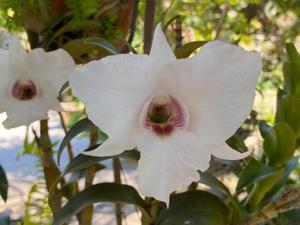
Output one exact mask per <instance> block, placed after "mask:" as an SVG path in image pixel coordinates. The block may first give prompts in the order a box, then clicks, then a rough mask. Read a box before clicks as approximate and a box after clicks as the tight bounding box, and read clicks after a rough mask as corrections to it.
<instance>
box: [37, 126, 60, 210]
mask: <svg viewBox="0 0 300 225" xmlns="http://www.w3.org/2000/svg"><path fill="white" fill-rule="evenodd" d="M48 131H49V128H48V120H41V121H40V133H41V135H40V138H39V139H38V145H39V148H40V151H41V162H42V166H43V171H44V176H45V181H46V187H47V190H48V191H50V188H51V185H52V184H53V183H54V182H55V180H56V179H57V178H58V177H59V176H60V171H59V169H58V167H57V165H56V163H55V161H54V159H53V153H52V144H51V141H50V137H49V133H48ZM49 205H50V208H51V210H52V213H53V215H55V214H56V213H57V212H58V211H59V210H60V208H61V196H60V195H56V196H55V197H54V198H52V199H51V200H49Z"/></svg>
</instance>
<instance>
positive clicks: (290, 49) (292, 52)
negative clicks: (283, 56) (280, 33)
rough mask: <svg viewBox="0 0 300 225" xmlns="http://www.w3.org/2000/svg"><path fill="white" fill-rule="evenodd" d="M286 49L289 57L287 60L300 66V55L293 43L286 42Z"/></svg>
mask: <svg viewBox="0 0 300 225" xmlns="http://www.w3.org/2000/svg"><path fill="white" fill-rule="evenodd" d="M285 47H286V51H287V55H288V58H289V62H294V63H297V64H298V65H299V66H300V55H299V53H298V52H297V49H296V47H295V45H294V44H293V43H287V44H286V46H285Z"/></svg>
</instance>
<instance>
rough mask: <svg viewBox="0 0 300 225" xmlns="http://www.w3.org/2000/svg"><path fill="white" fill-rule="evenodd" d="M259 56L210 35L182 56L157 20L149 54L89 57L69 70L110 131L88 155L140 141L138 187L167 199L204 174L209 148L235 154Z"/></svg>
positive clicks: (78, 92)
mask: <svg viewBox="0 0 300 225" xmlns="http://www.w3.org/2000/svg"><path fill="white" fill-rule="evenodd" d="M260 71H261V57H260V55H259V54H257V53H254V52H248V51H245V50H243V49H242V48H240V47H237V46H234V45H231V44H226V43H222V42H221V41H212V42H209V43H207V44H205V45H204V46H203V47H201V50H200V53H198V54H197V55H196V56H194V57H192V58H188V59H180V60H178V59H176V58H175V56H174V54H173V52H172V49H171V48H170V46H169V45H168V43H167V40H166V38H165V36H164V34H163V32H162V30H161V27H160V25H158V26H157V28H156V31H155V34H154V40H153V43H152V49H151V52H150V55H133V54H121V55H115V56H108V57H105V58H103V59H101V60H98V61H93V62H90V63H88V64H86V65H84V66H83V67H82V68H80V69H79V70H77V71H75V72H74V73H73V74H72V75H71V79H70V86H71V88H72V90H73V94H74V95H75V96H77V97H78V98H79V99H80V100H82V101H83V103H84V104H85V105H86V112H87V115H88V117H89V118H90V119H91V120H92V121H93V122H94V123H95V124H96V125H97V126H98V127H99V128H101V129H103V131H104V132H106V133H107V134H108V136H109V139H108V140H107V141H105V142H104V143H103V144H102V145H101V146H100V147H99V148H97V149H96V150H94V151H90V152H85V153H84V154H88V155H93V156H108V155H116V154H119V153H121V152H122V151H123V150H125V149H133V148H134V147H137V148H138V150H139V151H140V152H141V159H140V160H139V163H138V174H139V179H138V182H139V189H140V191H141V192H142V194H144V195H145V196H149V197H154V198H156V199H158V200H162V201H165V202H168V199H169V195H170V193H172V192H174V191H176V190H182V189H183V188H187V186H188V185H189V184H190V183H191V182H193V181H197V180H199V174H198V172H197V170H201V171H205V170H206V169H207V168H208V167H209V161H210V158H211V155H214V156H216V157H219V158H222V159H231V160H237V159H241V158H244V157H247V156H248V155H249V154H250V152H246V153H239V152H237V151H235V150H233V149H231V148H230V147H229V146H227V145H226V143H225V140H226V139H228V138H229V137H230V136H231V135H232V134H233V133H234V132H235V131H236V129H237V128H238V127H239V126H240V125H241V124H242V123H243V122H244V120H245V119H246V118H247V116H248V114H249V112H250V110H251V107H252V104H253V100H254V97H255V85H256V81H257V79H258V76H259V74H260Z"/></svg>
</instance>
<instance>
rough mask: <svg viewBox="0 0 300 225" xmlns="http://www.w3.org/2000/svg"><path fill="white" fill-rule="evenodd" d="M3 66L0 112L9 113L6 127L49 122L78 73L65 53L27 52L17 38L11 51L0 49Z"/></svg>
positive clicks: (11, 46) (37, 50) (40, 49)
mask: <svg viewBox="0 0 300 225" xmlns="http://www.w3.org/2000/svg"><path fill="white" fill-rule="evenodd" d="M0 67H1V71H0V79H1V82H0V113H2V112H6V114H7V118H6V120H5V121H4V122H3V125H4V127H6V128H13V127H18V126H22V125H29V124H30V123H32V122H34V121H36V120H41V119H46V118H47V113H48V111H49V110H56V111H61V109H62V108H61V106H60V104H59V101H58V99H57V96H58V94H59V90H60V88H61V86H62V85H63V84H64V83H66V82H67V81H68V79H69V77H70V74H71V73H72V72H73V71H74V70H75V63H74V61H73V59H72V57H71V56H70V55H69V54H68V53H67V52H66V51H64V50H62V49H59V50H56V51H52V52H45V51H44V50H43V49H42V48H37V49H34V50H32V51H30V52H26V50H25V49H24V47H23V46H22V44H21V42H20V40H19V38H18V37H16V36H14V37H13V38H12V41H11V44H10V46H9V49H8V50H4V49H0Z"/></svg>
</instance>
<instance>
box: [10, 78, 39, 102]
mask: <svg viewBox="0 0 300 225" xmlns="http://www.w3.org/2000/svg"><path fill="white" fill-rule="evenodd" d="M37 94H38V88H37V85H36V84H35V83H34V82H33V81H32V80H26V81H21V80H17V81H16V82H15V83H14V84H13V85H12V89H11V95H12V96H13V97H14V98H15V99H17V100H20V101H28V100H32V99H33V98H35V97H36V96H37Z"/></svg>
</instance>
